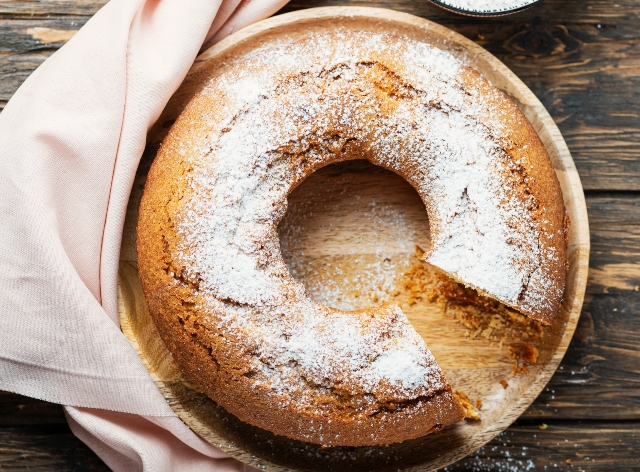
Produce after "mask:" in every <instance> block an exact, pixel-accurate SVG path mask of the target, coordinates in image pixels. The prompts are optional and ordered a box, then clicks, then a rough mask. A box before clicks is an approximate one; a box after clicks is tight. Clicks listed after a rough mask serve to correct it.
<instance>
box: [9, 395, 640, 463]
mask: <svg viewBox="0 0 640 472" xmlns="http://www.w3.org/2000/svg"><path fill="white" fill-rule="evenodd" d="M0 398H3V401H5V402H7V401H8V400H9V399H10V402H13V403H16V404H25V403H29V402H33V403H39V404H40V410H41V411H42V410H50V411H52V412H53V411H56V410H57V411H58V414H59V417H60V419H62V420H63V419H64V416H63V414H62V408H61V407H60V406H59V405H53V404H50V403H46V402H41V401H39V400H32V399H28V398H26V397H21V396H19V395H14V394H9V393H4V394H0ZM19 411H20V412H22V413H18V414H17V415H16V414H14V415H12V416H13V417H14V420H15V419H18V418H19V416H20V414H23V415H24V416H25V417H28V418H25V420H26V421H27V422H29V423H31V426H22V427H19V426H12V427H0V469H1V470H12V471H22V470H36V471H45V470H46V471H75V470H78V471H79V470H90V471H92V470H95V471H99V470H100V471H101V470H108V468H107V467H106V466H105V465H104V464H103V463H102V461H100V459H99V458H98V457H97V456H96V455H95V454H94V453H93V452H92V451H91V450H90V449H89V448H87V447H86V446H85V445H84V444H82V442H80V440H78V439H77V438H75V437H74V436H73V435H72V434H71V433H70V431H69V429H68V427H67V426H66V425H64V424H60V422H55V423H54V424H51V423H50V422H49V421H50V420H42V422H41V423H37V422H34V418H33V416H32V414H31V412H29V411H25V410H24V409H22V410H19ZM543 420H544V422H543ZM544 425H546V427H545V426H544ZM541 427H542V428H545V429H541ZM639 450H640V423H638V422H611V421H609V422H599V421H591V420H589V421H574V422H566V421H561V420H560V421H559V420H558V419H557V418H555V419H554V418H545V419H541V420H531V419H521V420H519V421H517V422H516V423H515V424H514V425H512V426H511V427H510V428H509V429H508V430H506V431H505V432H503V433H502V434H500V435H499V436H498V437H496V438H495V439H494V440H493V441H491V442H490V443H488V444H487V445H486V446H485V447H483V448H481V449H479V450H478V451H476V452H475V453H473V454H471V455H470V456H469V457H467V458H465V459H463V460H462V461H460V462H458V463H456V464H454V465H451V466H449V467H447V468H445V469H444V470H446V471H451V472H457V471H469V470H474V471H526V470H544V469H545V468H546V469H552V470H588V471H603V472H604V471H607V472H608V471H611V470H614V469H624V470H640V462H639V461H640V455H638V454H637V451H639ZM568 459H570V460H571V464H569V463H567V460H568Z"/></svg>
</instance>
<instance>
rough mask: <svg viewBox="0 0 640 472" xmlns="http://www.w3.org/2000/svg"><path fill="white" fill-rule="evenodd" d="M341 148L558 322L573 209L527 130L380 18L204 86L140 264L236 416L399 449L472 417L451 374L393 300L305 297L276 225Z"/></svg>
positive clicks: (453, 252) (438, 247)
mask: <svg viewBox="0 0 640 472" xmlns="http://www.w3.org/2000/svg"><path fill="white" fill-rule="evenodd" d="M348 159H368V160H369V161H371V162H372V163H374V164H376V165H379V166H382V167H384V168H386V169H390V170H392V171H394V172H396V173H397V174H399V175H400V176H402V177H404V178H405V179H406V180H407V181H408V182H409V183H411V184H412V185H413V187H414V188H415V189H416V190H417V192H418V193H419V194H420V196H421V197H422V199H423V201H424V203H425V206H426V210H427V212H428V216H429V221H430V227H431V241H432V245H431V247H430V248H429V250H428V251H427V252H426V254H425V256H424V257H425V261H427V262H429V263H430V264H432V265H434V266H436V267H438V268H440V269H441V270H442V271H444V272H445V273H447V274H449V275H450V276H451V277H453V278H454V279H455V280H457V281H459V282H461V283H464V284H465V285H466V286H468V287H470V288H474V289H476V290H477V291H478V292H480V293H481V294H483V295H486V296H489V297H492V298H494V299H496V300H499V301H500V302H502V303H504V304H506V305H508V306H510V307H513V308H514V309H517V310H519V311H520V312H522V313H524V314H527V315H528V316H531V317H532V318H534V319H536V320H540V321H542V322H544V323H547V324H549V323H551V321H552V320H553V317H554V315H555V313H556V312H557V310H558V307H559V304H560V302H561V298H562V293H563V290H564V284H565V275H566V271H567V258H566V244H565V209H564V205H563V201H562V194H561V190H560V186H559V184H558V181H557V179H556V176H555V173H554V170H553V167H552V164H551V161H550V158H549V156H548V154H547V153H546V151H545V149H544V146H543V145H542V143H541V141H540V139H539V138H538V136H537V134H536V132H535V131H534V129H533V127H532V126H531V124H530V123H529V122H528V121H527V120H526V118H525V117H524V116H523V115H522V113H520V112H519V111H518V109H517V108H516V106H515V105H514V104H513V103H512V102H511V101H510V100H509V99H508V98H507V97H506V96H505V95H504V94H503V93H502V92H500V91H499V90H497V89H496V88H494V87H493V86H491V85H490V84H489V83H488V82H487V81H486V80H485V79H484V78H483V77H482V76H481V75H480V74H479V73H477V72H476V71H474V70H473V69H471V68H469V67H467V66H465V65H463V64H462V63H461V62H459V61H458V60H456V59H455V58H454V57H453V56H451V55H450V54H448V53H447V52H444V51H441V50H439V49H437V48H434V47H432V46H430V45H428V44H424V43H420V42H416V41H413V40H409V39H406V38H402V37H397V36H391V35H386V34H378V33H372V32H371V33H368V32H348V31H345V32H334V33H324V34H310V35H309V37H307V38H306V39H304V40H300V41H297V42H294V43H291V44H287V45H283V46H274V47H271V48H267V49H264V50H261V51H258V52H256V54H255V55H253V56H252V57H250V58H249V59H248V60H246V61H244V62H242V63H241V64H238V65H236V66H233V67H231V68H230V69H229V70H227V71H226V72H224V73H223V74H222V75H220V76H218V77H217V78H215V79H212V80H211V81H210V83H209V84H208V86H207V87H205V89H203V90H202V92H201V93H199V94H198V95H197V96H196V97H195V98H194V99H193V100H192V101H191V102H190V104H189V105H188V106H187V107H186V109H185V110H184V112H183V113H182V114H181V116H180V117H179V119H178V120H177V121H176V123H175V124H174V125H173V127H172V129H171V131H170V132H169V135H168V136H167V138H166V139H165V141H164V142H163V144H162V146H161V148H160V150H159V152H158V155H157V157H156V159H155V161H154V163H153V166H152V168H151V170H150V173H149V176H148V180H147V183H146V187H145V191H144V196H143V199H142V203H141V206H140V216H139V220H138V239H137V247H138V260H139V273H140V278H141V281H142V285H143V289H144V293H145V297H146V300H147V304H148V307H149V310H150V313H151V315H152V317H153V319H154V321H155V323H156V325H157V327H158V330H159V332H160V335H161V337H162V339H163V340H164V342H165V343H166V345H167V347H168V349H169V350H170V351H171V353H172V354H173V356H174V358H175V360H176V362H177V363H178V365H179V366H180V367H181V369H182V370H183V371H184V373H185V374H186V376H187V377H188V378H189V379H190V380H191V381H192V382H193V383H194V384H195V385H196V386H197V387H198V388H199V389H201V390H202V391H204V392H205V393H206V394H207V395H209V396H210V397H211V398H212V399H213V400H215V401H216V402H217V403H218V404H220V405H222V406H223V407H225V408H226V409H227V410H228V411H230V412H231V413H233V414H234V415H236V416H237V417H239V418H240V419H241V420H243V421H245V422H248V423H250V424H253V425H255V426H258V427H261V428H264V429H266V430H269V431H272V432H273V433H275V434H279V435H285V436H287V437H290V438H293V439H298V440H302V441H308V442H313V443H318V444H322V445H326V446H361V445H376V444H390V443H394V442H400V441H404V440H406V439H409V438H415V437H419V436H422V435H425V434H428V433H430V432H432V431H434V430H438V429H440V428H442V427H444V426H446V425H449V424H451V423H453V422H455V421H458V420H460V419H461V418H462V417H463V410H462V408H461V406H460V405H459V403H458V401H457V400H456V399H455V396H454V394H453V393H452V390H451V387H450V386H449V384H448V382H447V380H446V379H445V377H444V375H443V373H442V371H441V370H440V368H439V367H438V365H437V363H436V361H435V359H434V357H433V355H432V354H431V352H430V351H429V349H428V348H427V346H426V345H425V343H424V341H423V340H422V338H421V337H420V336H419V335H418V334H417V333H416V332H415V330H414V329H413V328H412V327H411V325H410V323H409V322H408V321H407V318H406V317H405V315H404V314H403V312H402V310H401V309H400V308H399V307H398V306H396V305H393V304H388V305H385V306H382V307H376V308H371V309H365V310H360V311H349V312H345V311H341V310H337V309H333V308H329V307H326V306H323V305H321V304H318V303H315V302H314V301H312V300H311V299H310V298H309V297H308V296H307V295H306V293H305V289H304V287H303V286H302V284H300V283H299V282H297V281H295V280H294V279H293V278H292V277H291V275H290V273H289V270H288V268H287V266H286V265H285V263H284V262H283V259H282V256H281V254H280V246H279V240H278V235H277V226H278V223H279V221H280V220H281V219H282V217H283V215H284V214H285V212H286V210H287V195H288V194H289V193H290V192H291V191H292V190H293V189H294V188H295V187H296V186H297V185H299V184H300V183H301V182H302V181H303V179H304V178H305V177H306V176H308V175H309V174H310V173H312V172H313V171H314V170H317V169H318V168H320V167H322V166H325V165H327V164H330V163H335V162H339V161H344V160H348Z"/></svg>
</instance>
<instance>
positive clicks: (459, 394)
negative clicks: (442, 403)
mask: <svg viewBox="0 0 640 472" xmlns="http://www.w3.org/2000/svg"><path fill="white" fill-rule="evenodd" d="M453 394H454V395H455V397H456V400H458V403H459V404H460V406H461V407H462V410H463V411H464V419H470V420H476V421H479V420H480V414H479V413H478V412H477V411H476V409H475V408H474V407H473V403H471V400H470V399H469V397H468V396H467V394H466V393H464V392H463V391H462V390H456V391H455V392H453Z"/></svg>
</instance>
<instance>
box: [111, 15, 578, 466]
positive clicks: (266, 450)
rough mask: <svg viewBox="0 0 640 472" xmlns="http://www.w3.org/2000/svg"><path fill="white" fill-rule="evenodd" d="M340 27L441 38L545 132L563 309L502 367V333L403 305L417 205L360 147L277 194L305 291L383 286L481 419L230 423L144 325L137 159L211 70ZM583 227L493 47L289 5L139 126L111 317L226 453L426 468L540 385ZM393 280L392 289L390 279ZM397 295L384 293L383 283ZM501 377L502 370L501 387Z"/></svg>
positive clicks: (569, 293)
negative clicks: (148, 125)
mask: <svg viewBox="0 0 640 472" xmlns="http://www.w3.org/2000/svg"><path fill="white" fill-rule="evenodd" d="M338 28H349V29H352V30H365V31H378V32H380V31H382V32H388V33H391V34H396V35H403V36H407V37H410V38H413V39H415V40H418V41H422V42H426V43H429V44H432V45H434V46H436V47H438V48H441V49H444V50H447V51H449V52H450V53H452V54H453V55H455V56H456V57H458V58H459V59H461V60H462V61H464V62H465V63H467V64H469V65H470V66H472V67H473V68H475V69H476V70H478V71H480V72H481V73H482V74H484V76H485V77H487V78H488V80H489V81H490V82H491V83H492V84H493V85H495V86H496V87H498V88H499V89H501V90H503V91H504V92H506V93H507V94H508V95H509V96H510V97H511V98H512V99H513V101H514V102H515V103H516V104H517V105H518V107H519V108H520V109H521V110H522V111H523V112H524V114H525V115H526V116H527V117H528V119H529V120H530V121H531V123H532V124H533V126H534V127H535V129H536V130H537V132H538V134H539V135H540V138H541V139H542V141H543V142H544V144H545V146H546V148H547V150H548V152H549V154H550V155H551V158H552V160H553V164H554V167H555V170H556V173H557V176H558V179H559V181H560V185H561V187H562V190H563V194H564V201H565V205H566V207H567V210H568V212H569V215H570V217H571V233H570V242H569V263H570V269H569V274H568V276H567V288H566V292H565V296H564V302H563V305H562V309H561V312H560V313H559V315H558V316H557V318H556V321H555V323H554V324H553V326H551V327H548V328H546V329H545V330H544V334H543V335H542V337H540V338H539V339H537V340H535V341H533V340H532V341H531V343H532V344H533V345H534V346H535V347H536V348H537V349H538V351H539V358H538V362H537V363H536V364H534V365H530V366H529V372H528V373H526V374H524V375H516V376H512V365H513V358H512V357H511V356H510V354H509V350H508V346H507V344H508V343H509V342H510V341H518V340H513V339H506V341H505V343H504V344H503V343H498V342H497V341H492V340H490V339H485V338H484V337H482V336H481V335H480V336H476V337H475V338H473V337H470V336H469V330H468V329H466V328H465V327H464V326H463V325H462V324H461V323H460V322H458V321H456V320H455V319H454V317H453V316H452V315H451V314H450V313H448V312H446V311H445V310H443V309H442V308H441V307H439V306H438V305H437V304H434V303H427V302H419V303H416V304H412V305H410V304H409V303H407V301H408V299H407V296H406V293H405V292H403V285H402V284H403V282H402V281H403V274H405V272H406V271H407V269H408V268H409V267H410V266H411V265H412V264H414V263H415V261H416V259H414V256H413V253H414V248H415V245H419V246H422V247H425V248H427V247H428V245H429V229H428V228H429V227H428V220H427V215H426V210H425V209H424V206H423V204H422V203H421V201H420V199H419V197H418V195H417V193H416V192H415V190H413V189H412V188H411V187H410V186H409V184H408V183H406V182H405V181H404V180H402V179H401V178H399V177H398V176H396V175H395V174H392V173H390V172H387V171H385V170H383V169H380V168H377V167H375V166H373V165H370V164H368V163H363V162H360V161H353V162H347V163H342V164H337V165H333V166H329V167H327V168H325V169H321V170H320V171H318V172H316V173H314V174H313V175H312V176H310V177H309V178H308V179H307V180H306V181H305V182H304V183H303V184H302V185H300V187H298V188H297V189H296V190H295V191H294V192H293V193H292V195H291V196H290V198H289V205H290V206H289V209H288V211H287V215H286V216H285V219H284V221H283V222H282V223H281V225H280V227H279V231H280V239H281V246H282V251H283V255H284V257H285V260H286V261H287V263H288V265H289V267H290V268H291V269H292V273H293V274H294V275H295V276H296V277H298V278H299V279H300V280H301V281H303V282H304V283H305V285H306V286H307V288H308V291H309V293H310V295H311V296H312V297H313V298H315V299H316V301H319V302H324V303H326V304H329V305H333V306H336V307H338V308H340V307H343V308H348V307H352V306H365V305H367V304H374V303H380V302H381V301H382V300H384V299H393V301H394V302H396V303H398V304H400V305H401V306H402V308H403V310H404V311H405V313H406V314H407V316H408V317H409V319H410V321H411V322H412V324H413V326H414V327H415V328H416V330H417V331H418V332H419V333H420V334H421V335H422V336H423V337H424V339H425V341H426V343H427V345H428V346H429V348H430V349H431V351H432V352H433V353H434V355H435V357H436V359H437V361H438V363H439V364H440V366H441V367H442V368H443V370H444V371H445V374H446V375H447V377H448V379H449V380H450V382H451V384H452V386H453V388H454V389H455V390H462V391H464V392H466V393H467V394H468V395H469V397H470V398H471V399H472V400H474V401H475V399H476V398H479V399H481V401H482V411H481V420H480V421H469V420H467V421H465V422H460V423H457V424H455V425H453V426H450V427H448V428H445V430H444V431H442V432H441V433H440V434H433V435H429V436H425V437H423V438H418V439H416V440H412V441H405V442H404V443H402V444H396V445H391V446H388V447H361V448H324V449H323V448H321V447H319V446H317V445H313V444H307V443H302V442H298V441H293V440H289V439H287V438H283V437H277V436H275V435H273V434H271V433H269V432H267V431H263V430H261V429H258V428H255V427H252V426H249V425H247V424H245V423H242V422H241V421H239V420H238V419H236V418H235V417H233V416H232V415H230V414H229V413H227V412H226V411H225V410H224V409H222V408H221V407H219V406H217V405H216V404H215V403H214V402H213V401H212V400H210V399H209V398H207V397H206V396H205V395H203V394H202V393H199V392H198V391H196V390H195V389H194V388H193V387H192V386H191V385H190V383H189V382H188V381H187V380H186V379H185V378H184V377H183V376H182V374H181V372H180V370H179V369H178V368H177V367H176V365H175V363H174V362H173V359H172V357H171V354H170V353H169V352H168V351H167V350H166V348H165V346H164V344H163V343H162V341H161V340H160V337H159V335H158V333H157V331H156V328H155V326H154V324H153V322H152V320H151V318H150V316H149V313H148V311H147V308H146V304H145V301H144V297H143V294H142V290H141V287H140V281H139V278H138V273H137V257H136V248H135V225H136V221H137V215H138V206H139V202H140V198H141V195H142V189H143V186H144V181H145V177H146V173H147V170H148V168H149V164H150V162H151V160H152V158H153V156H154V155H155V152H156V150H157V147H158V145H159V143H160V142H161V141H162V139H163V138H164V136H165V135H166V133H167V131H168V129H169V127H170V126H171V124H172V123H173V121H174V120H175V119H176V117H177V116H178V115H179V114H180V112H181V111H182V109H183V108H184V106H185V105H186V103H187V102H188V101H189V100H190V98H191V97H193V96H194V94H196V93H197V92H198V91H199V90H200V89H201V88H202V87H204V86H205V85H206V83H207V81H208V80H209V79H210V78H211V77H215V76H216V75H218V74H220V73H221V72H222V71H224V70H225V69H226V68H227V67H230V66H231V65H233V64H235V63H237V62H239V61H242V60H243V59H244V58H246V57H248V56H249V55H251V54H252V53H254V52H255V50H256V49H258V48H264V47H269V45H271V44H274V43H277V44H283V43H286V42H290V41H295V40H296V39H298V38H301V37H304V36H307V35H309V34H310V33H312V32H320V31H331V30H335V29H338ZM588 257H589V227H588V222H587V212H586V206H585V201H584V195H583V192H582V186H581V184H580V178H579V176H578V173H577V171H576V168H575V166H574V163H573V160H572V159H571V155H570V153H569V150H568V149H567V146H566V144H565V142H564V140H563V138H562V136H561V135H560V132H559V130H558V128H557V127H556V125H555V123H554V122H553V120H552V119H551V117H550V116H549V114H548V113H547V111H546V110H545V108H544V107H543V106H542V104H541V103H540V102H539V101H538V99H537V98H536V97H535V96H534V95H533V93H532V92H531V91H530V90H529V89H528V88H527V87H526V86H525V85H524V84H523V83H522V82H521V81H520V80H519V79H518V78H517V77H515V76H514V75H513V73H511V72H510V71H509V70H508V69H507V68H506V67H505V66H504V65H503V64H502V63H501V62H500V61H498V60H497V59H496V58H495V57H493V56H492V55H491V54H489V53H488V52H487V51H485V50H484V49H482V48H481V47H479V46H477V45H476V44H475V43H473V42H472V41H470V40H468V39H466V38H464V37H462V36H460V35H458V34H456V33H454V32H453V31H451V30H449V29H447V28H444V27H442V26H439V25H437V24H435V23H432V22H430V21H427V20H424V19H422V18H418V17H415V16H412V15H408V14H404V13H399V12H396V11H391V10H383V9H376V8H359V7H329V8H318V9H312V10H304V11H297V12H294V13H289V14H285V15H281V16H277V17H274V18H270V19H268V20H265V21H262V22H260V23H257V24H255V25H253V26H250V27H248V28H245V29H244V30H242V31H239V32H238V33H236V34H234V35H232V36H231V37H229V38H227V39H225V40H224V41H222V42H220V43H218V44H217V45H215V46H214V47H212V48H211V49H209V50H207V51H206V52H204V53H203V54H202V55H200V56H199V57H198V58H197V60H196V62H195V64H194V65H193V67H192V69H191V71H190V72H189V74H188V75H187V77H186V79H185V81H184V83H183V84H182V86H181V87H180V89H179V90H178V91H177V92H176V93H175V95H174V96H173V98H172V99H171V100H170V101H169V103H168V105H167V107H166V109H165V110H164V112H163V113H162V115H161V117H160V119H159V120H158V122H157V124H156V125H155V126H154V127H153V128H152V129H151V130H150V132H149V137H148V146H147V150H146V152H145V156H144V157H143V161H142V163H141V165H140V168H139V171H138V176H137V177H136V181H135V184H134V187H133V191H132V194H131V198H130V201H129V208H128V211H127V217H126V221H125V228H124V233H123V240H122V251H121V263H120V287H119V289H120V290H119V303H120V306H119V308H120V322H121V326H122V330H123V332H124V334H125V336H127V338H128V339H129V341H130V342H131V344H132V345H133V346H134V348H135V349H136V351H137V352H138V354H139V355H140V358H141V359H142V361H143V362H144V364H145V366H146V367H147V369H148V370H149V373H150V374H151V376H152V377H153V379H154V380H155V382H156V385H157V386H158V389H159V390H160V391H161V392H162V393H163V394H164V395H165V397H166V398H167V400H168V401H169V403H170V405H171V407H172V408H173V410H174V411H175V412H176V413H177V414H178V416H179V417H180V418H181V419H182V420H183V421H184V422H185V423H186V424H187V425H189V427H191V429H193V430H194V431H195V432H196V433H198V434H199V435H200V436H201V437H203V438H204V439H205V440H207V441H208V442H210V443H211V444H213V445H215V446H217V447H219V448H221V449H222V450H223V451H225V452H227V453H228V454H229V455H231V456H233V457H235V458H237V459H239V460H241V461H243V462H245V463H247V464H250V465H253V466H255V467H259V468H262V469H267V470H278V471H280V470H291V469H298V470H323V471H324V470H349V471H355V470H363V471H364V470H398V469H407V470H416V471H418V470H419V471H426V470H433V469H437V468H440V467H443V466H445V465H447V464H450V463H452V462H454V461H456V460H458V459H460V458H462V457H464V456H465V455H467V454H469V453H471V452H473V451H475V450H476V449H477V448H479V447H481V446H482V445H483V444H485V443H486V442H488V441H489V440H491V439H492V438H494V437H495V436H496V435H498V434H499V433H500V432H501V431H503V430H504V429H505V428H506V427H507V426H509V425H510V424H511V423H512V422H513V421H514V420H515V419H516V418H518V416H519V415H520V414H522V413H523V412H524V410H525V409H526V408H527V407H528V406H529V405H530V404H531V402H532V401H533V400H534V399H535V398H536V397H537V396H538V394H539V393H540V391H541V390H542V389H543V388H544V386H545V385H546V383H547V382H548V380H549V379H550V378H551V376H552V375H553V373H554V372H555V370H556V368H557V366H558V364H559V363H560V361H561V359H562V357H563V355H564V353H565V352H566V350H567V347H568V345H569V342H570V340H571V337H572V335H573V332H574V330H575V327H576V324H577V322H578V318H579V316H580V310H581V307H582V301H583V297H584V292H585V286H586V281H587V271H588ZM394 287H397V289H398V290H397V291H398V292H399V293H396V290H394ZM394 295H395V296H394ZM501 380H507V381H508V387H507V388H506V389H505V388H503V386H502V385H501V384H500V381H501Z"/></svg>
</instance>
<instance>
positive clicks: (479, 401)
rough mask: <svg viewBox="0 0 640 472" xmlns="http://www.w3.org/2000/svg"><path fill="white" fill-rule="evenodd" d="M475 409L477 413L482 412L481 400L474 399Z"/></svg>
mask: <svg viewBox="0 0 640 472" xmlns="http://www.w3.org/2000/svg"><path fill="white" fill-rule="evenodd" d="M476 409H477V410H478V411H482V400H480V399H479V398H476Z"/></svg>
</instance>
